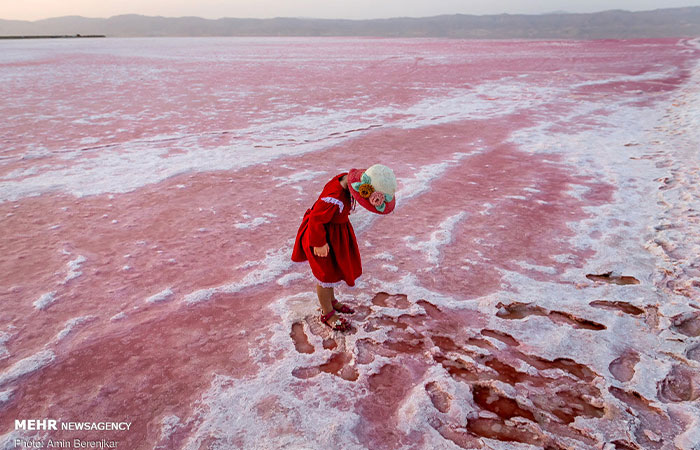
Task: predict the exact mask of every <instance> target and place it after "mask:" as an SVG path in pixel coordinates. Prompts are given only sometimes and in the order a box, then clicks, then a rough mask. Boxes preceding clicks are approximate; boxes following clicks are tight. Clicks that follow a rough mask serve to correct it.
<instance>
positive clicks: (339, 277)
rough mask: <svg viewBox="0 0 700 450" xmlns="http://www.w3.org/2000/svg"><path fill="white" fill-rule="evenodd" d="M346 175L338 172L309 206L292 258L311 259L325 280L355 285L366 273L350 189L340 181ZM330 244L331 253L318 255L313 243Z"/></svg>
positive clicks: (314, 270) (316, 275)
mask: <svg viewBox="0 0 700 450" xmlns="http://www.w3.org/2000/svg"><path fill="white" fill-rule="evenodd" d="M343 175H346V174H345V173H341V174H339V175H336V176H335V177H334V178H333V179H332V180H331V181H329V182H328V183H326V186H325V187H324V188H323V191H322V192H321V195H319V196H318V200H316V203H314V206H313V207H312V208H311V209H308V210H306V213H305V214H304V218H303V220H302V221H301V226H299V231H298V232H297V238H296V242H295V243H294V249H293V250H292V261H296V262H301V261H307V260H308V261H309V265H310V266H311V271H312V272H313V274H314V276H315V277H316V279H317V280H318V281H320V282H321V283H337V282H339V281H345V282H346V283H347V284H348V286H354V285H355V279H357V277H359V276H360V275H361V274H362V262H361V261H360V249H359V248H358V247H357V239H356V238H355V231H354V230H353V229H352V224H351V223H350V219H349V218H348V215H349V214H350V205H351V202H350V192H349V191H348V190H347V189H344V188H343V186H342V185H341V184H340V179H341V178H342V177H343ZM326 243H328V246H329V252H328V256H325V257H320V256H316V255H314V252H313V249H312V247H323V246H324V245H325V244H326Z"/></svg>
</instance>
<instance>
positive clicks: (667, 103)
mask: <svg viewBox="0 0 700 450" xmlns="http://www.w3.org/2000/svg"><path fill="white" fill-rule="evenodd" d="M698 48H699V47H698V43H697V42H694V41H690V40H675V39H667V40H627V41H610V40H604V41H589V42H578V41H547V42H544V41H460V40H436V39H426V40H422V39H421V40H406V39H403V40H394V39H355V38H353V39H344V38H328V39H319V38H263V39H259V38H256V39H242V38H241V39H239V38H197V39H184V38H178V39H175V38H173V39H161V38H159V39H102V40H94V41H92V40H79V41H75V40H71V41H33V42H22V41H8V42H2V43H0V81H2V82H1V83H0V94H2V98H3V102H2V103H1V104H0V112H1V113H2V117H3V118H4V120H3V121H2V122H1V123H0V143H1V149H0V226H1V227H2V230H3V233H2V237H0V252H1V253H2V254H3V258H2V259H0V304H1V305H2V308H0V435H2V438H1V439H2V441H1V442H3V445H4V446H5V447H6V448H12V444H13V442H14V439H15V438H18V437H23V438H30V437H34V438H36V439H48V438H62V439H71V438H75V437H78V438H82V439H97V440H99V439H103V438H104V439H111V440H115V441H117V442H119V448H130V449H153V448H162V449H177V448H184V449H204V448H222V449H223V448H238V447H240V448H280V447H284V446H287V447H290V448H300V447H303V448H319V449H321V448H323V449H325V448H371V449H378V448H392V449H393V448H460V447H462V448H503V449H505V448H542V447H548V448H577V449H578V448H580V449H588V448H601V449H603V448H604V449H611V448H644V449H656V448H659V449H665V448H684V449H692V448H694V446H695V445H697V444H698V443H699V442H700V432H699V431H698V430H700V427H698V420H699V419H700V410H699V409H698V406H697V402H696V400H697V398H698V396H699V395H700V362H699V361H700V359H699V357H698V354H699V351H698V346H700V341H698V336H700V329H698V327H697V320H698V316H699V315H700V311H698V310H699V309H700V302H699V301H698V300H700V272H699V270H700V268H698V266H697V262H696V260H695V258H696V256H697V254H698V253H697V252H698V251H699V249H700V238H699V236H700V230H699V229H698V227H699V226H700V225H699V221H698V217H700V216H699V215H698V214H700V213H698V211H700V205H699V204H700V195H698V190H697V186H698V183H697V181H698V180H697V177H698V174H699V173H700V172H699V171H698V167H699V165H698V155H697V149H698V143H699V142H700V136H699V135H698V130H699V129H700V126H699V125H700V124H699V123H698V122H699V121H700V111H699V109H698V106H697V105H698V104H700V103H698V101H699V100H700V98H699V97H700V76H699V75H698V74H699V73H700V72H698V70H697V67H698V66H697V61H698V57H699V56H700V51H699V50H698ZM373 163H383V164H386V165H389V166H391V167H392V168H393V170H394V171H395V173H396V174H397V177H398V180H399V190H398V192H397V195H396V198H397V208H396V210H395V212H394V213H392V214H391V215H389V216H387V217H378V216H371V215H370V213H368V212H366V211H357V212H356V213H354V214H353V215H352V216H351V219H352V222H353V225H354V227H355V230H356V233H357V235H358V240H359V242H360V249H361V252H362V256H363V268H364V274H363V276H362V277H361V279H360V280H359V282H358V285H357V287H356V288H355V289H347V288H345V289H342V288H341V289H340V290H339V294H338V296H339V298H340V299H341V300H344V301H346V302H348V303H351V304H352V305H353V306H354V307H355V308H356V310H357V312H356V313H355V314H354V315H352V316H350V317H349V319H350V320H351V321H352V323H353V330H352V331H351V332H349V333H346V334H339V333H333V332H331V331H330V330H329V329H328V328H326V327H324V326H323V325H321V324H320V323H319V322H318V319H317V310H316V308H317V302H316V300H315V296H314V294H313V293H312V292H313V282H312V280H311V278H310V275H309V270H308V267H307V266H306V265H304V264H293V263H292V262H291V261H290V258H289V257H290V253H291V244H292V239H293V237H294V236H295V234H296V230H297V227H298V225H299V222H300V220H301V217H302V215H303V213H304V211H305V210H306V209H307V208H308V207H310V206H311V204H312V203H313V201H314V200H315V199H316V196H317V195H318V194H319V193H320V190H321V188H322V187H323V185H324V184H325V183H326V181H328V179H330V178H331V177H332V176H333V175H335V174H336V173H339V172H342V171H346V170H348V169H350V168H353V167H357V168H361V167H366V166H368V165H370V164H373ZM34 418H36V419H41V418H55V419H60V420H62V421H65V422H68V421H74V422H83V421H90V422H92V421H96V422H100V421H115V422H120V421H128V422H132V425H131V429H130V430H129V431H110V432H69V431H60V432H51V433H46V432H38V433H37V432H31V431H15V430H14V421H15V420H16V419H34Z"/></svg>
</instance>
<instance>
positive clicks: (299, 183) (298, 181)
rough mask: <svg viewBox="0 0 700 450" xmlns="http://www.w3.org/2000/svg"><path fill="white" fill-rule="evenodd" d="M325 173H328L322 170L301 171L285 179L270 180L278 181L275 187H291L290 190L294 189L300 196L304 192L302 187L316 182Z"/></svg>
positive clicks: (274, 178)
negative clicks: (310, 182)
mask: <svg viewBox="0 0 700 450" xmlns="http://www.w3.org/2000/svg"><path fill="white" fill-rule="evenodd" d="M327 173H328V172H326V171H323V170H321V171H318V170H316V171H314V170H302V171H300V172H295V173H293V174H292V175H289V176H286V177H273V178H272V180H273V181H279V183H277V184H276V185H275V187H282V186H289V185H291V187H292V188H294V189H296V190H297V192H299V193H300V194H301V193H303V192H304V186H305V185H307V184H308V183H307V182H309V181H313V180H316V179H318V178H320V177H321V176H323V175H326V174H327Z"/></svg>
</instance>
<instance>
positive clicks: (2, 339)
mask: <svg viewBox="0 0 700 450" xmlns="http://www.w3.org/2000/svg"><path fill="white" fill-rule="evenodd" d="M11 337H12V335H11V334H10V333H6V332H4V331H0V361H2V360H3V359H5V358H7V357H9V356H10V352H9V350H7V347H6V346H5V344H7V342H8V341H9V340H10V338H11Z"/></svg>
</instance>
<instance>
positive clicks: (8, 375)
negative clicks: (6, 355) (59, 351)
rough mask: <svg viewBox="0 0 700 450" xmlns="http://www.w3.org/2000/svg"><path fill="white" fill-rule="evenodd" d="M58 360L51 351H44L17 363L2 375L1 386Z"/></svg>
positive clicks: (0, 377)
mask: <svg viewBox="0 0 700 450" xmlns="http://www.w3.org/2000/svg"><path fill="white" fill-rule="evenodd" d="M55 358H56V355H54V353H53V352H52V351H51V350H42V351H40V352H38V353H35V354H33V355H31V356H28V357H26V358H24V359H22V360H19V361H17V362H16V363H14V364H13V365H12V366H10V367H9V368H7V369H6V370H5V371H4V372H3V373H0V386H2V385H4V384H6V383H9V382H11V381H14V380H16V379H17V378H19V377H21V376H23V375H26V374H29V373H32V372H35V371H37V370H39V369H41V368H42V367H45V366H47V365H48V364H50V363H51V362H53V360H54V359H55Z"/></svg>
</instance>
